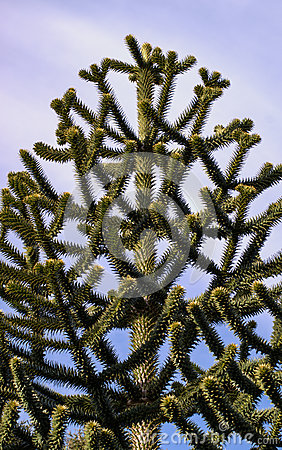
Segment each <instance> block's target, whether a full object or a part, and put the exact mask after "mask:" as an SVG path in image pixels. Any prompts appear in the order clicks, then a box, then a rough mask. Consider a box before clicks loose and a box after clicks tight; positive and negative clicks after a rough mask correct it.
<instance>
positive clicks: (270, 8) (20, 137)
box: [0, 0, 282, 449]
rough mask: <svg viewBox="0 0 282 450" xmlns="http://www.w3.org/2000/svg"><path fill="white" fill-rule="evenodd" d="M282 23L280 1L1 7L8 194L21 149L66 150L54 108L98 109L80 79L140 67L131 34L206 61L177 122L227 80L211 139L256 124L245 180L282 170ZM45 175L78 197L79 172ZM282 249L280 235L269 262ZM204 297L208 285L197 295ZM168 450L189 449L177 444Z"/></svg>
mask: <svg viewBox="0 0 282 450" xmlns="http://www.w3.org/2000/svg"><path fill="white" fill-rule="evenodd" d="M281 16H282V4H281V2H280V1H279V0H269V1H268V2H264V1H262V0H259V1H257V0H213V1H209V0H197V1H189V0H187V1H184V0H174V1H167V0H162V1H160V0H150V1H149V0H143V2H137V1H129V0H123V1H109V0H104V1H103V2H97V1H91V0H80V1H78V0H68V1H62V0H61V1H59V0H58V1H55V0H48V1H42V0H37V1H32V0H25V1H24V2H23V1H20V0H12V1H9V2H8V1H3V0H0V17H1V19H0V20H1V27H0V51H1V73H0V77H1V83H0V98H1V103H0V127H1V133H0V158H1V168H0V187H1V188H2V187H5V186H6V177H7V173H8V172H9V171H11V170H12V171H16V170H22V165H21V162H20V160H19V158H18V151H19V149H20V148H24V149H28V150H32V147H33V144H34V143H35V142H37V141H43V142H46V143H49V144H51V145H54V144H55V143H56V141H55V134H54V131H55V128H56V124H57V118H56V115H55V113H54V112H53V110H51V109H50V107H49V105H50V102H51V100H52V99H53V98H57V97H61V96H62V95H63V93H64V92H65V91H66V90H67V89H68V88H69V87H74V88H75V89H76V90H77V93H78V95H79V96H80V98H81V99H82V100H83V101H85V103H87V104H88V105H89V106H92V107H93V108H95V106H96V103H97V95H96V92H95V88H94V87H93V86H92V85H90V84H87V83H85V81H83V80H81V79H79V77H78V71H79V70H80V69H81V68H86V69H87V68H88V67H89V65H90V64H92V63H94V62H95V63H97V62H99V61H100V60H101V59H102V58H103V57H105V56H108V57H113V58H116V59H124V60H127V61H130V55H129V53H128V51H127V49H126V47H125V45H124V37H125V36H126V35H127V34H133V35H135V37H136V38H137V39H138V40H139V42H140V43H143V42H150V43H151V44H152V45H153V46H159V47H161V48H162V49H163V50H164V51H165V52H166V51H168V50H175V51H177V52H178V54H179V56H180V57H184V56H186V55H188V54H190V55H194V56H196V58H197V60H198V64H197V68H195V69H193V70H192V71H191V72H188V74H187V75H185V76H183V78H180V79H179V84H178V87H177V89H176V95H175V100H174V102H173V105H172V112H171V117H172V118H173V117H174V114H175V116H176V114H177V113H179V112H180V111H181V110H182V109H183V108H184V107H185V105H186V104H187V103H188V102H189V100H190V98H191V93H192V87H193V86H194V84H196V82H197V81H198V79H199V78H198V75H197V69H199V68H200V67H202V66H205V67H207V68H208V69H210V70H217V71H219V72H221V73H222V75H223V76H224V77H226V78H228V79H230V80H231V87H230V88H229V89H228V90H227V91H226V92H225V95H224V97H223V98H221V99H219V100H218V101H217V102H216V104H215V106H214V109H213V112H212V114H211V116H210V119H209V121H208V124H207V128H206V130H207V134H209V132H211V131H212V129H213V127H214V126H215V125H216V124H218V123H221V124H223V125H226V124H227V123H229V122H230V121H231V120H232V119H233V118H236V117H238V118H244V117H250V118H252V119H253V120H254V122H255V130H254V131H255V132H256V133H258V134H260V135H261V137H262V142H261V144H259V145H258V146H257V147H255V148H254V149H253V150H252V152H251V154H250V157H249V158H248V162H247V164H246V167H245V168H244V172H243V173H244V176H251V175H254V174H255V173H256V172H257V171H258V169H259V168H260V167H261V165H262V164H263V163H264V162H265V161H269V162H272V163H274V164H277V163H280V162H281V156H280V155H281V148H280V129H281V112H282V111H281V105H282V89H281V70H282V59H281V44H282V28H281ZM113 84H114V86H115V87H116V90H117V94H118V96H119V98H120V99H121V103H122V105H123V106H124V109H125V110H126V112H127V113H128V117H129V118H130V120H131V121H132V122H133V123H135V121H136V117H135V106H134V94H133V91H132V86H130V96H129V95H128V81H127V78H126V77H125V76H124V77H122V76H119V75H117V76H116V77H115V78H113ZM228 152H229V153H228ZM229 155H230V151H228V150H225V151H223V152H220V154H219V155H217V157H218V160H219V162H220V163H222V164H223V165H224V164H225V163H226V161H227V159H228V157H229ZM44 168H45V169H46V171H47V173H48V175H49V176H50V178H51V179H52V181H53V183H54V184H55V186H56V187H57V189H58V190H59V191H66V190H67V191H69V190H70V186H72V185H73V177H72V173H71V171H70V168H68V167H66V168H65V167H62V166H61V165H58V166H57V165H53V164H47V163H44ZM279 195H281V186H280V187H275V188H272V189H270V190H269V191H268V192H267V193H265V194H264V195H263V196H262V197H261V199H259V200H258V202H257V203H256V204H255V205H254V206H253V212H254V213H258V212H259V211H260V210H263V209H264V208H265V207H266V205H267V204H269V202H271V201H274V200H275V199H277V198H278V196H279ZM280 232H281V227H280ZM278 247H280V245H279V228H277V230H276V231H275V232H273V233H272V235H271V237H270V239H269V241H268V243H267V245H266V246H265V248H264V249H263V256H265V257H267V256H269V255H270V254H271V253H273V252H275V251H277V250H279V248H278ZM202 283H204V281H203V280H202ZM201 288H202V284H198V285H197V286H194V287H193V289H194V290H193V292H196V290H197V289H201ZM259 327H260V328H259V329H260V330H261V332H262V334H264V335H265V336H266V335H268V334H269V332H270V321H269V318H268V317H266V316H264V317H262V318H260V319H259ZM237 447H238V446H236V447H234V448H237ZM167 448H168V449H172V448H185V447H182V446H180V445H173V444H172V443H170V444H169V445H168V446H167ZM229 448H233V447H232V446H230V447H229ZM240 448H249V446H246V447H243V445H241V446H240Z"/></svg>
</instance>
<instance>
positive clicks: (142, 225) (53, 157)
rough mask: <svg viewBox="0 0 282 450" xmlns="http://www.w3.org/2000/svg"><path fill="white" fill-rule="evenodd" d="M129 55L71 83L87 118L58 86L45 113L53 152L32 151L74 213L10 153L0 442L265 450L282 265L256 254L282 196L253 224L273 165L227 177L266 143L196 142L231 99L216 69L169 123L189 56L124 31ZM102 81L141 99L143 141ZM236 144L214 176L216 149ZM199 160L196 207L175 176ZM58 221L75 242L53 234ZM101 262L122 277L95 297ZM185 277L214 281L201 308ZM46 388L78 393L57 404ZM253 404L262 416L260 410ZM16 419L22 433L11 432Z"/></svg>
mask: <svg viewBox="0 0 282 450" xmlns="http://www.w3.org/2000/svg"><path fill="white" fill-rule="evenodd" d="M126 43H127V46H128V48H129V50H130V52H131V55H132V56H133V60H134V62H133V63H127V62H121V61H118V60H115V59H109V58H105V59H103V60H102V62H101V65H100V66H98V65H96V64H93V65H92V66H91V67H90V70H89V71H86V70H81V71H80V76H81V77H82V78H83V79H85V80H86V81H89V82H92V83H94V84H95V85H96V86H97V88H98V92H99V94H100V100H99V105H98V108H97V111H96V112H93V111H92V110H90V109H89V108H88V107H87V106H85V105H84V104H83V103H82V102H81V101H80V100H79V99H78V98H77V96H76V92H75V90H74V89H69V90H68V91H67V92H66V93H65V95H64V96H63V98H62V99H56V100H54V101H53V102H52V103H51V106H52V108H53V109H54V110H55V112H56V113H57V115H58V117H59V125H58V128H57V131H56V135H57V141H58V145H59V147H58V148H53V147H51V146H49V145H46V144H44V143H41V142H38V143H36V144H35V146H34V152H35V154H36V155H38V156H39V157H40V158H43V159H45V160H48V161H55V162H57V163H60V164H63V163H66V162H72V163H73V167H74V172H75V177H76V182H77V186H78V191H79V200H78V199H77V198H75V196H74V195H71V194H70V193H68V192H64V193H62V194H59V193H57V192H56V190H55V188H54V187H53V185H52V183H51V182H50V181H49V180H48V178H47V177H46V175H45V174H44V172H43V170H42V168H41V166H40V163H39V162H38V160H37V159H36V157H35V156H34V155H33V154H31V153H30V152H28V151H26V150H21V151H20V156H21V159H22V162H23V164H24V167H25V171H23V172H16V173H15V172H11V173H10V174H9V176H8V188H6V189H3V192H2V210H1V220H0V221H1V240H0V248H1V252H2V261H1V263H0V264H1V274H0V295H1V297H2V298H3V300H4V301H5V302H6V303H7V304H8V305H9V306H10V307H12V310H13V311H12V312H11V313H3V312H2V313H1V318H0V324H1V327H0V329H1V343H0V349H1V361H0V374H1V381H0V402H1V403H0V404H1V426H0V447H1V448H3V449H8V448H11V449H12V448H14V449H15V448H19V447H21V448H28V449H47V448H51V449H63V448H65V445H66V443H65V429H66V427H67V425H68V424H76V425H78V426H80V427H84V438H83V440H84V444H83V446H84V448H86V449H87V448H89V449H90V448H101V449H144V450H145V449H146V450H150V449H158V448H160V445H161V440H160V432H161V427H162V425H163V424H165V423H172V424H175V426H176V428H177V430H178V431H179V432H180V433H181V434H182V435H183V436H185V437H186V438H187V440H188V444H187V445H190V447H191V448H195V449H196V448H197V449H220V448H222V445H223V444H224V442H226V438H227V434H226V433H224V429H225V430H226V429H228V433H231V432H235V433H236V434H238V435H240V436H242V437H243V438H245V437H246V436H247V438H248V440H249V441H250V443H251V444H250V445H253V447H252V448H253V449H254V448H259V449H276V448H278V447H279V445H281V435H280V433H281V427H282V413H281V405H282V399H281V393H280V386H281V370H280V368H279V363H280V362H281V330H282V328H281V320H282V317H281V284H276V285H274V286H272V287H267V285H266V284H264V283H263V281H264V280H266V279H267V278H269V277H275V276H278V275H279V274H281V269H282V266H281V262H282V259H281V253H277V254H276V255H274V256H273V257H271V258H269V259H267V260H263V259H262V258H261V255H260V250H261V248H262V247H263V245H264V244H265V241H266V239H267V237H268V236H269V234H270V232H271V229H272V228H273V227H274V226H275V225H276V224H277V223H278V222H279V221H280V220H281V216H282V209H281V200H278V201H277V202H275V203H272V204H270V205H268V207H267V209H266V210H265V211H264V212H262V213H261V214H259V215H258V216H256V217H249V215H248V211H249V207H250V205H251V203H252V202H253V201H254V200H255V199H256V198H257V197H258V196H259V195H260V194H261V193H262V192H264V191H265V190H266V189H267V188H269V187H271V186H273V185H274V184H276V183H277V182H278V181H280V179H281V177H282V167H281V165H278V166H276V167H274V166H273V165H272V164H270V163H266V164H265V165H264V166H263V167H262V168H261V170H260V171H259V173H258V174H257V175H256V176H254V177H250V178H240V177H239V174H240V170H241V167H242V165H243V164H244V162H245V159H246V157H247V154H248V152H249V150H250V149H251V148H252V147H254V146H255V145H256V144H258V143H259V141H260V137H259V136H258V135H257V134H251V130H252V128H253V122H252V121H251V120H250V119H243V120H239V119H235V120H233V121H231V122H230V123H229V124H227V125H226V126H223V125H218V126H216V127H215V129H214V132H213V134H212V135H210V136H207V137H206V136H204V134H203V128H204V125H205V122H206V119H207V116H208V114H209V112H210V110H211V107H212V105H213V102H214V101H215V100H216V99H217V98H219V97H220V96H221V95H222V93H223V90H224V89H225V88H227V87H228V86H229V81H228V80H226V79H223V78H222V77H221V74H220V73H218V72H212V73H209V72H208V70H207V69H205V68H201V69H200V70H199V74H200V77H201V83H200V84H198V85H196V86H195V88H194V97H193V99H192V101H191V103H190V104H189V106H187V108H186V109H185V110H184V111H183V112H182V113H181V114H180V116H179V117H178V118H177V119H176V120H175V121H174V122H173V123H171V122H170V121H169V120H168V116H167V114H168V111H169V106H170V104H171V101H172V97H173V91H174V87H175V81H176V77H177V75H179V74H182V73H184V72H186V71H188V70H189V69H190V68H191V67H192V66H193V65H194V64H195V62H196V60H195V58H194V57H192V56H188V57H187V58H185V59H184V60H181V61H180V60H178V57H177V54H176V53H175V52H173V51H169V52H168V53H167V54H166V55H164V54H163V53H162V51H161V49H160V48H158V47H156V48H152V47H151V45H150V44H148V43H145V44H143V45H142V47H140V46H139V44H138V42H137V41H136V39H135V38H134V37H133V36H131V35H129V36H127V37H126ZM110 70H112V71H115V72H121V73H125V74H127V75H128V76H129V79H130V81H131V82H133V83H134V84H135V86H136V93H137V113H138V117H137V119H138V130H134V128H133V127H132V126H131V125H130V124H129V122H128V120H127V118H126V116H125V114H124V112H123V110H122V108H121V106H120V104H119V102H118V100H117V98H116V96H115V94H114V91H113V89H112V87H111V85H110V82H109V80H108V78H107V76H108V73H109V71H110ZM76 116H78V117H79V118H80V119H83V121H85V123H86V124H87V126H88V128H90V131H89V133H88V135H87V134H86V132H85V129H84V128H83V126H80V125H78V124H77V120H76V119H75V117H76ZM231 145H232V146H234V147H235V149H234V151H233V154H232V156H231V158H230V162H229V164H228V165H227V168H226V169H225V170H222V169H221V168H220V167H219V165H218V164H217V162H216V159H215V158H214V152H215V151H217V150H218V149H223V148H225V147H228V146H231ZM196 161H200V162H201V164H202V166H203V167H204V169H205V171H206V172H207V174H208V176H209V178H210V180H211V185H212V187H204V188H203V189H202V190H201V201H202V203H201V204H202V207H201V208H199V210H196V211H195V210H194V209H193V207H192V205H191V201H190V200H191V197H189V192H188V195H187V185H186V188H185V177H186V175H187V174H190V173H193V168H194V166H195V162H196ZM93 180H95V182H93ZM98 185H99V188H98ZM190 187H191V186H190ZM185 189H186V190H185ZM133 190H134V197H132V195H131V196H130V195H129V194H130V192H131V193H132V191H133ZM188 190H189V189H188ZM128 192H129V194H128ZM192 200H193V199H192ZM70 222H73V223H76V225H77V229H78V230H79V233H80V235H81V236H82V237H83V239H84V240H83V242H81V241H79V242H73V241H72V240H70V241H69V240H66V239H63V230H64V227H66V226H67V224H68V223H70ZM13 234H16V236H17V237H18V238H19V239H20V240H21V243H22V245H15V242H14V241H13ZM246 237H247V238H248V242H247V244H246V245H245V247H243V250H241V253H240V255H239V258H238V252H239V250H240V248H242V247H241V246H242V241H243V239H244V238H246ZM208 239H214V240H216V239H217V240H220V241H223V242H224V243H225V245H224V250H223V252H222V257H221V260H220V262H219V263H216V262H215V261H214V260H213V259H212V257H210V256H208V255H206V254H205V252H204V245H205V243H206V242H207V240H208ZM244 242H245V241H244ZM103 261H104V262H105V261H106V262H107V264H108V265H109V266H110V267H111V271H112V274H115V281H116V285H113V284H112V283H109V285H108V286H107V292H106V293H102V292H101V289H100V290H99V283H100V284H101V283H102V280H103V267H102V266H101V263H102V262H103ZM189 267H196V268H197V269H199V270H202V271H203V272H205V273H207V274H209V276H210V283H209V285H208V287H207V289H205V290H204V292H203V293H202V294H201V295H199V296H197V297H196V298H191V296H190V294H189V292H185V289H184V287H182V286H181V285H178V284H177V281H178V279H179V278H180V277H182V278H181V279H182V280H183V279H184V275H185V273H186V271H187V269H188V268H189ZM263 311H268V312H269V313H270V314H271V316H272V318H273V333H272V336H271V339H270V341H269V342H268V341H266V340H265V339H264V338H263V337H261V336H259V335H258V334H257V332H256V331H255V328H256V323H255V321H254V320H253V319H254V316H255V315H256V314H258V313H261V312H263ZM218 324H226V325H228V326H229V327H230V329H231V330H232V331H233V333H234V335H235V336H236V339H237V341H238V342H239V345H235V344H230V345H225V344H224V341H223V340H222V338H221V336H220V335H219V332H218V329H217V325H218ZM117 329H121V330H127V331H128V333H129V336H130V348H129V349H128V356H127V357H126V358H125V359H123V360H122V359H121V358H120V355H119V354H118V353H117V351H116V349H115V342H114V341H113V340H112V339H111V334H110V332H111V331H112V330H117ZM200 342H204V343H205V344H206V345H207V347H208V348H209V350H210V352H211V353H212V355H213V356H214V358H215V362H214V364H213V365H212V366H211V367H210V368H208V369H206V370H205V369H203V368H202V367H201V366H200V364H199V361H198V362H197V361H194V360H193V358H192V356H191V352H192V350H193V349H194V348H195V347H196V346H197V345H198V344H199V343H200ZM165 343H168V352H167V355H166V358H165V359H164V360H162V359H163V358H162V355H161V354H160V349H161V348H163V347H162V346H163V345H164V344H165ZM50 351H55V352H62V353H64V354H68V355H69V356H70V361H71V364H69V365H68V364H63V363H61V362H60V357H58V360H54V359H52V358H50ZM56 386H59V387H67V388H71V389H73V391H72V393H71V394H62V393H60V389H58V390H56V389H55V387H56ZM264 395H266V396H268V397H269V399H270V400H271V402H272V406H271V407H269V408H265V409H259V408H258V403H259V401H260V400H261V398H262V397H263V396H264ZM21 409H23V410H24V411H25V412H26V413H28V415H29V418H30V426H29V427H24V426H23V425H22V424H21V423H20V422H19V412H20V410H21ZM196 415H200V416H202V418H203V419H204V421H205V423H206V425H207V427H208V432H206V430H204V429H201V427H200V426H199V425H198V424H197V419H196V418H195V417H196ZM222 424H224V427H223V426H222ZM215 436H217V437H218V440H217V441H216V440H215V439H214V437H215Z"/></svg>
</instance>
